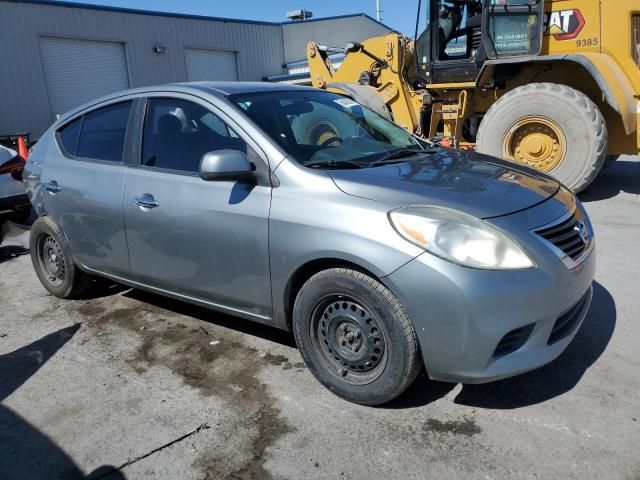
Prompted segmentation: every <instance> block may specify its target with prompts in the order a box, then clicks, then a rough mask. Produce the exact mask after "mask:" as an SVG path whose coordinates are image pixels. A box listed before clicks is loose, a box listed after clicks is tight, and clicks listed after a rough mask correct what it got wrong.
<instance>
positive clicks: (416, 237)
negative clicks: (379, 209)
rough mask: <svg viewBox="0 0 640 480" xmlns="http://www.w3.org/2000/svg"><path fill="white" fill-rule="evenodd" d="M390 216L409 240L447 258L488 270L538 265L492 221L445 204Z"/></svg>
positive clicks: (396, 211)
mask: <svg viewBox="0 0 640 480" xmlns="http://www.w3.org/2000/svg"><path fill="white" fill-rule="evenodd" d="M389 219H390V221H391V224H392V225H393V226H394V228H395V229H396V230H397V231H398V233H399V234H400V235H401V236H403V237H404V238H405V239H407V240H408V241H410V242H411V243H414V244H416V245H418V246H419V247H422V248H424V249H425V250H427V251H428V252H430V253H432V254H434V255H437V256H438V257H441V258H443V259H445V260H449V261H451V262H455V263H458V264H460V265H464V266H467V267H472V268H480V269H486V270H519V269H525V268H532V267H534V266H535V265H534V263H533V262H532V261H531V259H530V258H529V256H528V255H527V254H526V253H525V252H524V251H523V250H522V248H520V246H519V245H518V244H517V243H516V242H515V241H513V240H512V239H511V238H509V237H508V236H507V235H506V234H504V233H503V232H501V231H500V230H498V229H497V228H495V227H493V226H492V225H490V224H489V223H487V222H485V221H483V220H480V219H478V218H476V217H473V216H471V215H468V214H466V213H462V212H459V211H457V210H451V209H448V208H442V207H426V206H425V207H421V206H416V207H403V208H399V209H397V210H392V211H391V212H390V213H389Z"/></svg>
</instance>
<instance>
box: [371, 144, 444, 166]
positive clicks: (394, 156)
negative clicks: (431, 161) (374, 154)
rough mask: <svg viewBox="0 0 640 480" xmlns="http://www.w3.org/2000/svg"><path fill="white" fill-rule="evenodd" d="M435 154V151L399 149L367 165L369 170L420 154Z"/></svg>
mask: <svg viewBox="0 0 640 480" xmlns="http://www.w3.org/2000/svg"><path fill="white" fill-rule="evenodd" d="M435 152H436V150H435V149H425V150H417V149H415V148H399V149H397V150H394V151H392V152H389V153H388V154H387V155H385V156H384V157H382V158H379V159H378V160H376V161H375V162H371V163H370V164H369V168H371V167H375V166H377V165H382V164H384V163H391V162H397V161H398V160H400V159H401V158H405V157H411V156H413V155H420V154H425V153H427V154H431V153H435Z"/></svg>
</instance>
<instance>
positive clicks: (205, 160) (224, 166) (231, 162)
mask: <svg viewBox="0 0 640 480" xmlns="http://www.w3.org/2000/svg"><path fill="white" fill-rule="evenodd" d="M255 169H256V167H255V165H253V164H252V163H251V162H250V161H249V159H248V158H247V155H246V154H245V153H244V152H241V151H239V150H215V151H213V152H208V153H205V154H204V155H203V156H202V159H201V160H200V178H202V179H203V180H206V181H216V180H218V181H220V180H244V179H247V178H251V177H252V176H253V174H254V171H255Z"/></svg>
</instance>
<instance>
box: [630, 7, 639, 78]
mask: <svg viewBox="0 0 640 480" xmlns="http://www.w3.org/2000/svg"><path fill="white" fill-rule="evenodd" d="M631 56H632V57H633V61H634V62H636V65H638V67H640V15H638V14H636V15H633V17H631Z"/></svg>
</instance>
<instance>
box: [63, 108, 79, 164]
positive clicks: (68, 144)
mask: <svg viewBox="0 0 640 480" xmlns="http://www.w3.org/2000/svg"><path fill="white" fill-rule="evenodd" d="M81 125H82V117H79V118H76V119H75V120H74V121H73V122H71V123H67V124H66V125H65V126H64V127H62V128H61V129H60V130H58V136H59V138H60V143H62V146H63V147H64V149H65V150H66V151H67V153H68V154H70V155H73V156H75V155H76V154H77V153H78V138H79V137H80V127H81Z"/></svg>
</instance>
